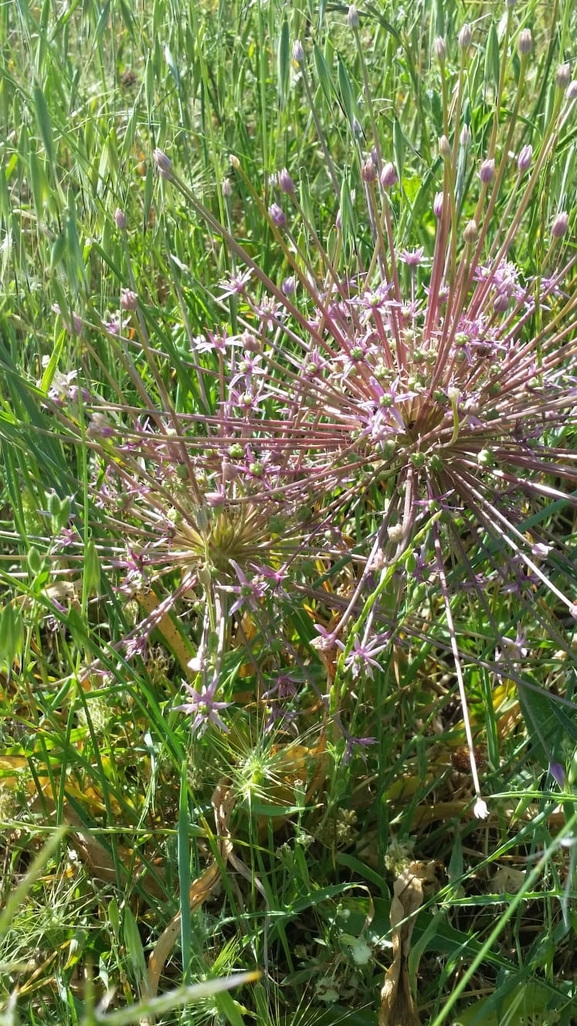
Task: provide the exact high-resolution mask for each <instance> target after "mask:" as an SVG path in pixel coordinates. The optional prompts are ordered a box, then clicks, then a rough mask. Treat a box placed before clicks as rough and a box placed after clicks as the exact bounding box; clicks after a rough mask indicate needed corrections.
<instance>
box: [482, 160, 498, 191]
mask: <svg viewBox="0 0 577 1026" xmlns="http://www.w3.org/2000/svg"><path fill="white" fill-rule="evenodd" d="M494 177H495V161H494V160H492V159H491V160H484V161H483V163H482V164H481V169H480V171H479V178H480V179H481V181H482V182H483V185H488V184H489V182H492V181H493V178H494Z"/></svg>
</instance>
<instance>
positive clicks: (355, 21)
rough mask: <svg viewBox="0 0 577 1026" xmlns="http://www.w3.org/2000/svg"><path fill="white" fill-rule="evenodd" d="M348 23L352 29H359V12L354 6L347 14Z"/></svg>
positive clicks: (352, 5)
mask: <svg viewBox="0 0 577 1026" xmlns="http://www.w3.org/2000/svg"><path fill="white" fill-rule="evenodd" d="M347 21H348V23H349V28H350V29H356V28H358V27H359V12H358V11H357V9H356V7H355V5H354V4H351V6H350V7H349V11H348V14H347Z"/></svg>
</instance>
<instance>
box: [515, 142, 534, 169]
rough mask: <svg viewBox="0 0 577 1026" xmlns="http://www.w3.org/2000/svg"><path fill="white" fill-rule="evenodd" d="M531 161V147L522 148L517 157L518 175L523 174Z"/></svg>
mask: <svg viewBox="0 0 577 1026" xmlns="http://www.w3.org/2000/svg"><path fill="white" fill-rule="evenodd" d="M532 159H533V147H532V146H523V148H522V150H521V152H520V153H519V156H518V157H517V167H518V168H519V174H523V173H524V172H525V171H526V170H527V168H528V167H529V165H530V164H531V161H532Z"/></svg>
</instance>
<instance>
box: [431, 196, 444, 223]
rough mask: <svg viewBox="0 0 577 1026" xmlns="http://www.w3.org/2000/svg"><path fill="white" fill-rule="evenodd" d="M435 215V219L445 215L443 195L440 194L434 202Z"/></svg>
mask: <svg viewBox="0 0 577 1026" xmlns="http://www.w3.org/2000/svg"><path fill="white" fill-rule="evenodd" d="M433 213H434V215H435V217H437V218H438V217H440V216H441V214H442V213H443V193H442V192H438V193H436V195H435V198H434V200H433Z"/></svg>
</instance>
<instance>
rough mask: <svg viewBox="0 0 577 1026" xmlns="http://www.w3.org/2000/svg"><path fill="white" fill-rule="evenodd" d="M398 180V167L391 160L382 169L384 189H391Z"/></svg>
mask: <svg viewBox="0 0 577 1026" xmlns="http://www.w3.org/2000/svg"><path fill="white" fill-rule="evenodd" d="M398 180H399V176H398V174H397V169H396V167H395V165H394V164H392V163H391V162H390V161H389V162H388V163H387V164H385V166H384V167H383V170H382V171H381V185H382V187H383V189H390V188H391V187H392V186H393V185H396V183H397V182H398Z"/></svg>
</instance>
